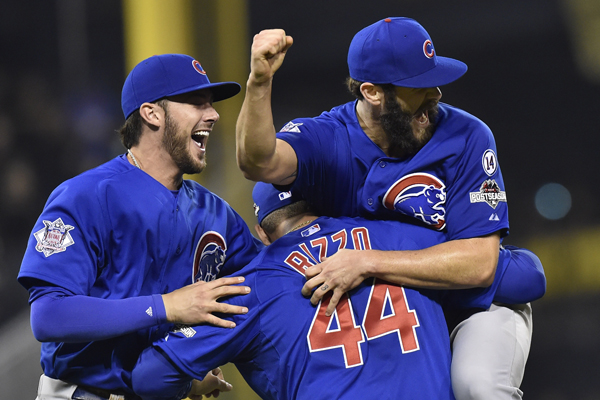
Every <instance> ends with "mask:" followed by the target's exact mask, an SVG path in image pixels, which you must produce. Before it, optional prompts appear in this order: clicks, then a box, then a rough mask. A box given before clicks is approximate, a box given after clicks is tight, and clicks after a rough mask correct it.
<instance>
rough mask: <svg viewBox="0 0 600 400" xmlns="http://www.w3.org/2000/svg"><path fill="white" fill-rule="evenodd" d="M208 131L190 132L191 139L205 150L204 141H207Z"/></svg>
mask: <svg viewBox="0 0 600 400" xmlns="http://www.w3.org/2000/svg"><path fill="white" fill-rule="evenodd" d="M209 134H210V132H208V131H195V132H193V133H192V140H193V141H194V142H196V145H197V146H198V147H199V148H200V149H202V150H206V142H207V141H208V135H209Z"/></svg>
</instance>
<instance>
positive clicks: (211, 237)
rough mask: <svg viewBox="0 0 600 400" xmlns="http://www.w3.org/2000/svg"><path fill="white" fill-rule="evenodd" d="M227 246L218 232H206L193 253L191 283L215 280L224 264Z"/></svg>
mask: <svg viewBox="0 0 600 400" xmlns="http://www.w3.org/2000/svg"><path fill="white" fill-rule="evenodd" d="M226 251H227V244H226V243H225V239H223V236H221V235H220V234H219V233H218V232H214V231H208V232H206V233H205V234H204V235H202V237H201V238H200V240H199V241H198V245H197V246H196V251H195V253H194V270H193V272H192V282H198V281H205V282H210V281H212V280H215V279H217V275H219V272H221V267H222V266H223V263H224V262H225V252H226Z"/></svg>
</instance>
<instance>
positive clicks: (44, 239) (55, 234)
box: [33, 218, 75, 257]
mask: <svg viewBox="0 0 600 400" xmlns="http://www.w3.org/2000/svg"><path fill="white" fill-rule="evenodd" d="M43 222H44V227H43V228H42V229H40V230H39V231H37V232H35V233H34V234H33V236H34V237H35V239H36V240H37V245H36V246H35V249H36V250H37V251H39V252H40V253H44V256H46V257H50V256H51V255H52V254H54V253H61V252H63V251H65V250H66V249H67V247H69V246H70V245H72V244H73V243H75V241H74V240H73V238H72V237H71V234H70V233H69V231H71V230H73V229H75V227H74V226H71V225H65V224H64V223H63V221H62V219H61V218H58V219H57V220H56V221H54V222H50V221H43Z"/></svg>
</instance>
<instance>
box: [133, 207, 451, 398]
mask: <svg viewBox="0 0 600 400" xmlns="http://www.w3.org/2000/svg"><path fill="white" fill-rule="evenodd" d="M392 230H398V233H399V235H391V234H390V233H391V231H392ZM398 236H400V237H401V238H398ZM443 236H444V234H443V233H440V232H436V231H433V230H430V229H427V228H423V227H418V226H410V225H402V224H400V223H398V222H392V221H387V222H386V221H368V220H362V219H357V220H355V219H350V218H340V219H330V218H324V217H322V218H318V219H317V220H315V221H314V222H313V223H312V224H311V225H309V226H307V227H306V228H304V229H302V230H298V231H294V232H291V233H289V234H287V235H285V236H284V237H282V238H280V239H278V240H276V241H275V242H274V243H273V244H271V245H270V246H268V247H267V248H266V249H265V250H264V251H263V252H262V253H261V254H260V255H259V256H258V257H257V258H256V259H255V260H254V261H253V262H252V263H250V264H249V265H248V266H247V267H245V268H244V269H242V270H241V271H240V272H239V273H240V275H243V276H245V277H246V281H245V284H247V285H248V286H250V287H251V288H252V291H251V292H250V293H249V294H247V295H244V296H235V297H231V298H229V299H226V300H225V301H226V302H228V303H230V304H236V305H242V306H245V307H247V308H248V313H247V314H242V315H234V316H230V317H229V316H228V317H226V318H231V319H232V320H233V321H234V322H235V323H236V327H235V328H234V329H224V328H218V327H213V326H197V327H191V328H184V329H177V330H176V331H175V332H171V333H169V334H168V335H167V336H166V337H165V338H164V339H162V340H160V341H158V342H156V343H155V345H154V348H151V349H147V350H146V351H144V352H143V354H142V356H141V357H140V359H139V360H138V365H137V366H136V368H135V370H134V374H133V385H134V389H135V390H136V392H137V393H138V394H140V395H142V397H144V395H147V396H149V398H153V396H154V397H157V398H158V397H159V395H160V396H162V397H169V396H173V395H174V393H175V392H181V390H184V389H185V388H184V389H182V387H183V386H182V385H185V384H187V382H189V378H190V377H194V378H196V379H202V378H204V375H205V374H206V373H207V372H209V371H210V370H212V369H213V368H215V367H216V366H218V365H223V364H225V363H228V362H233V363H235V365H236V366H237V368H238V369H239V370H240V372H241V374H242V375H243V376H244V378H245V379H246V381H247V382H248V384H249V385H250V386H251V387H252V388H253V389H254V390H255V391H256V393H257V394H258V395H259V396H260V397H261V398H263V399H281V400H283V399H285V400H291V399H311V400H313V399H353V400H354V399H361V398H364V399H373V398H379V399H397V398H406V399H428V400H429V399H437V400H444V399H445V400H450V399H453V397H452V390H451V384H450V344H449V337H448V331H447V328H446V323H445V320H444V316H443V312H442V310H441V306H440V304H439V296H443V292H442V291H425V290H423V291H416V290H412V289H407V288H401V287H398V286H395V285H390V284H387V283H385V282H383V281H378V280H376V281H374V280H373V279H368V280H367V281H365V282H363V284H361V285H360V286H359V287H357V288H355V289H354V290H352V291H350V292H349V294H348V295H344V296H343V297H342V300H341V301H340V303H339V304H338V306H337V308H336V311H335V313H334V314H333V315H332V316H331V317H327V316H325V308H326V306H327V301H328V300H327V299H325V300H324V301H323V302H322V304H320V305H319V306H317V307H315V306H312V305H311V303H310V301H309V300H308V299H306V298H304V297H303V296H302V294H301V288H302V286H303V284H304V283H305V282H306V278H305V276H304V274H303V271H304V269H305V267H308V266H310V265H314V264H316V263H318V262H319V261H320V260H322V258H323V257H324V256H330V255H331V254H333V253H335V252H336V251H338V249H340V248H349V249H381V250H392V249H398V250H400V249H417V248H422V247H427V246H431V245H433V244H435V243H438V242H439V241H440V240H442V239H443ZM157 347H158V349H157ZM163 357H167V358H168V359H169V360H170V363H168V362H164V358H163ZM161 360H162V361H161ZM169 365H172V366H173V367H169ZM175 366H176V367H175ZM165 368H166V369H167V370H165ZM169 368H171V370H168V369H169ZM173 368H175V369H173ZM173 375H175V376H177V381H175V380H174V379H172V377H173ZM164 377H170V378H169V379H168V382H167V381H164V379H165V378H164ZM173 382H179V383H177V384H175V385H174V384H173Z"/></svg>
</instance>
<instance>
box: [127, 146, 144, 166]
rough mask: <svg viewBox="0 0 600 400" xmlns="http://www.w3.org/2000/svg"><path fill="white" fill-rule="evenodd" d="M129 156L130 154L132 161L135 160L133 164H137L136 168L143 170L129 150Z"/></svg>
mask: <svg viewBox="0 0 600 400" xmlns="http://www.w3.org/2000/svg"><path fill="white" fill-rule="evenodd" d="M127 154H129V155H130V156H131V159H132V160H133V163H134V164H135V166H136V167H138V168H139V169H142V168H141V167H140V164H138V162H137V160H136V159H135V156H134V155H133V153H132V152H131V150H130V149H127Z"/></svg>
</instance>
